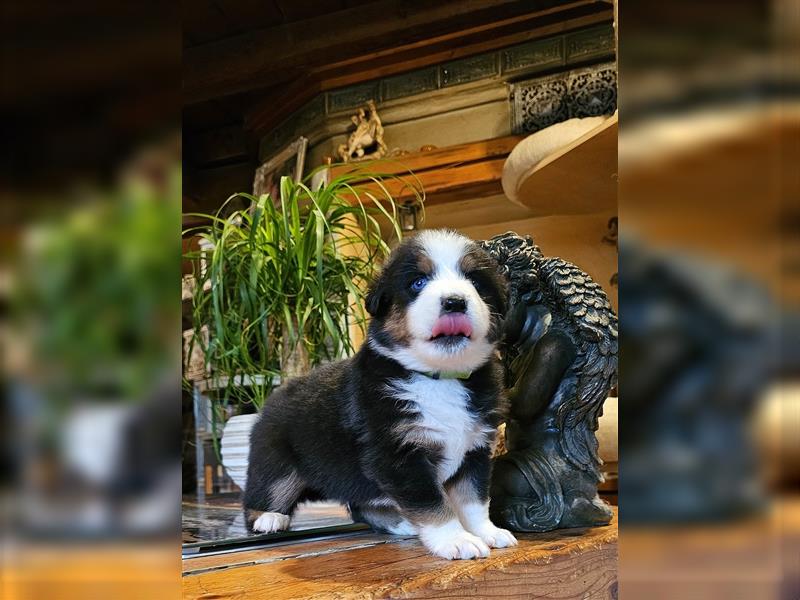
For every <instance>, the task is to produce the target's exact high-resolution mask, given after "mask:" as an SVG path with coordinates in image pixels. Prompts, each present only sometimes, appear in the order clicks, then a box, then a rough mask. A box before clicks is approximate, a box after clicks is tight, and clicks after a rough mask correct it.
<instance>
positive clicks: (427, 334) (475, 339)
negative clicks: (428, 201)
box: [403, 231, 493, 371]
mask: <svg viewBox="0 0 800 600" xmlns="http://www.w3.org/2000/svg"><path fill="white" fill-rule="evenodd" d="M416 241H417V243H418V244H419V247H420V249H421V251H422V252H424V254H425V255H426V256H427V258H428V259H429V260H430V262H431V264H432V265H433V272H432V273H431V274H430V275H429V277H428V279H427V283H426V284H425V286H424V288H422V290H421V291H420V292H419V295H418V296H417V297H416V298H415V299H414V300H413V301H412V302H411V303H410V304H409V306H408V309H407V311H406V326H407V329H408V332H409V333H410V335H411V340H410V343H409V345H408V347H407V348H406V349H405V352H403V354H404V355H405V357H406V358H407V361H408V362H412V363H414V366H412V368H416V369H419V370H431V371H446V370H447V371H450V370H453V371H472V370H475V369H477V368H478V367H480V366H481V365H482V364H484V363H485V362H486V360H487V359H488V358H489V355H490V354H491V352H492V349H493V346H492V343H491V342H490V341H489V340H488V339H487V336H488V334H489V329H490V327H491V314H490V310H489V307H488V306H486V303H485V302H484V301H483V299H482V298H481V297H480V295H479V294H478V292H477V291H476V290H475V286H474V285H473V284H472V282H471V281H470V280H469V279H468V278H467V277H466V275H465V274H464V273H463V272H462V270H461V267H460V264H461V261H462V259H463V258H464V256H465V254H466V253H467V252H468V251H469V247H470V244H471V243H472V242H470V240H468V239H467V238H465V237H463V236H461V235H459V234H457V233H454V232H451V231H423V232H421V233H420V234H419V235H418V237H417V239H416ZM447 298H460V299H463V301H464V303H465V309H464V311H463V313H461V312H459V313H454V314H453V315H449V316H448V315H445V314H444V313H443V308H442V306H443V302H444V301H445V300H446V299H447ZM442 319H445V320H446V321H447V323H448V326H452V327H455V328H456V329H457V330H458V331H459V335H451V336H441V337H439V338H435V337H434V336H435V335H436V333H437V329H441V328H442V323H441V320H442ZM437 321H438V322H439V324H438V325H437ZM454 322H455V323H457V325H452V324H453V323H454ZM464 334H468V335H464ZM408 366H411V365H408Z"/></svg>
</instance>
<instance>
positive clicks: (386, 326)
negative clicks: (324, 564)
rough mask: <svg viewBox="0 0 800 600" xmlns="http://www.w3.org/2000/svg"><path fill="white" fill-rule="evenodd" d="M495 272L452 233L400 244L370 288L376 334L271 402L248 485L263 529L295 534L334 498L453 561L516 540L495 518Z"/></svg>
mask: <svg viewBox="0 0 800 600" xmlns="http://www.w3.org/2000/svg"><path fill="white" fill-rule="evenodd" d="M495 268H496V267H495V265H494V264H493V262H492V260H491V259H490V258H489V256H488V255H487V254H486V253H485V252H484V251H483V250H481V249H480V248H479V247H478V246H477V244H475V243H474V242H472V241H470V240H469V239H467V238H465V237H463V236H461V235H459V234H457V233H455V232H452V231H442V230H431V231H423V232H421V233H419V234H418V235H417V236H415V237H413V238H409V239H406V240H405V241H404V242H403V243H402V244H400V245H399V246H398V247H397V249H395V251H394V252H393V253H392V254H391V256H390V257H389V260H388V261H387V263H386V265H385V266H384V268H383V270H382V272H381V273H380V275H379V277H378V278H377V280H376V281H375V282H374V284H373V286H372V287H371V289H370V291H369V294H368V296H367V310H368V312H369V313H370V315H371V316H372V319H371V321H370V326H369V332H368V338H367V343H365V344H364V345H363V347H362V348H361V349H360V350H359V352H358V353H357V354H356V355H355V356H353V357H352V358H349V359H346V360H343V361H340V362H337V363H333V364H329V365H325V366H322V367H319V368H317V369H315V370H314V371H313V372H312V373H311V374H310V375H307V376H305V377H300V378H297V379H293V380H291V381H289V382H288V383H286V385H284V386H281V387H280V388H279V389H278V390H277V391H276V392H275V393H274V394H272V396H271V397H270V398H269V399H268V400H267V402H266V403H265V406H264V410H263V412H262V414H261V417H260V418H259V420H258V422H257V423H256V425H255V426H254V428H253V430H252V433H251V436H250V463H249V469H248V477H247V486H246V490H245V493H244V508H245V513H246V516H247V520H248V524H249V525H250V527H252V529H253V530H255V531H261V532H265V533H269V532H273V531H279V530H282V529H286V528H288V527H289V522H290V515H291V514H292V511H293V510H294V508H295V506H296V505H297V503H298V502H301V501H303V500H313V499H329V500H338V501H341V502H342V503H346V504H347V505H348V506H349V508H350V511H351V513H352V514H353V517H354V519H356V520H360V521H364V522H366V523H368V524H370V525H372V526H373V527H374V528H376V529H378V530H381V531H386V532H390V533H395V534H403V535H413V534H416V535H419V538H420V539H421V540H422V543H423V544H424V545H425V546H426V547H427V548H428V550H430V551H431V552H432V553H433V554H435V555H437V556H441V557H444V558H449V559H453V558H477V557H485V556H488V555H489V548H490V547H491V548H503V547H505V546H512V545H514V544H516V540H515V539H514V536H513V535H511V533H509V532H508V531H506V530H505V529H500V528H498V527H495V526H494V525H493V524H492V522H491V521H490V520H489V479H490V474H491V454H492V449H493V446H494V443H495V435H496V432H497V426H498V424H499V423H500V420H501V418H502V416H501V410H502V398H503V396H502V389H503V388H502V371H501V366H500V364H499V361H498V358H497V355H496V350H495V347H496V344H497V343H498V341H499V339H498V338H499V336H500V331H501V318H502V315H504V314H505V304H506V292H505V287H504V283H503V281H502V280H501V278H500V277H499V276H498V274H497V272H496V270H495Z"/></svg>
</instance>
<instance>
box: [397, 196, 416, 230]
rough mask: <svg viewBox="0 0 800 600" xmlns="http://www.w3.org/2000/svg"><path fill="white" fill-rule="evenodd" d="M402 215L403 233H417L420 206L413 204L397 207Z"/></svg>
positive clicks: (401, 225) (401, 226)
mask: <svg viewBox="0 0 800 600" xmlns="http://www.w3.org/2000/svg"><path fill="white" fill-rule="evenodd" d="M397 208H398V211H399V213H400V228H401V229H402V230H403V231H415V230H416V229H417V225H418V223H417V215H418V213H419V205H418V204H415V203H413V202H408V203H406V204H401V205H400V206H398V207H397Z"/></svg>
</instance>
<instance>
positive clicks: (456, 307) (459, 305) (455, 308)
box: [442, 296, 467, 313]
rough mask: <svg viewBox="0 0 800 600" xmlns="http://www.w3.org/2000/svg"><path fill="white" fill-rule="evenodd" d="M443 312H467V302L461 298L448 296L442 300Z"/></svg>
mask: <svg viewBox="0 0 800 600" xmlns="http://www.w3.org/2000/svg"><path fill="white" fill-rule="evenodd" d="M442 310H444V312H448V313H452V312H460V313H463V312H467V301H466V300H464V298H462V297H461V296H448V297H447V298H442Z"/></svg>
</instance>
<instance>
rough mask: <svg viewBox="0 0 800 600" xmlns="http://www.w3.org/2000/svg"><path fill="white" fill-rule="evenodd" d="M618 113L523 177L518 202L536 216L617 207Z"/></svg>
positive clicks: (578, 212) (605, 209) (581, 212)
mask: <svg viewBox="0 0 800 600" xmlns="http://www.w3.org/2000/svg"><path fill="white" fill-rule="evenodd" d="M617 123H618V118H617V115H616V114H615V115H614V116H612V117H611V118H609V119H608V120H606V121H604V122H603V123H602V124H600V125H599V126H598V127H596V128H594V129H592V130H591V131H589V132H587V133H586V134H584V135H582V136H581V137H579V138H578V139H577V140H575V141H574V142H572V143H570V144H568V145H566V146H564V147H563V148H561V149H560V150H558V151H556V152H554V153H552V154H550V155H549V156H547V157H545V158H543V159H542V160H541V161H539V162H538V163H536V165H535V166H534V167H532V168H531V170H530V172H529V173H527V174H526V175H523V177H522V178H521V179H522V184H521V185H520V186H519V188H518V193H517V199H516V203H517V204H520V205H522V206H524V207H526V208H527V209H529V210H530V211H531V212H532V213H533V214H534V215H536V216H543V215H556V214H587V213H596V212H603V211H608V212H609V214H612V213H613V214H615V213H616V208H617V129H618V124H617Z"/></svg>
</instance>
